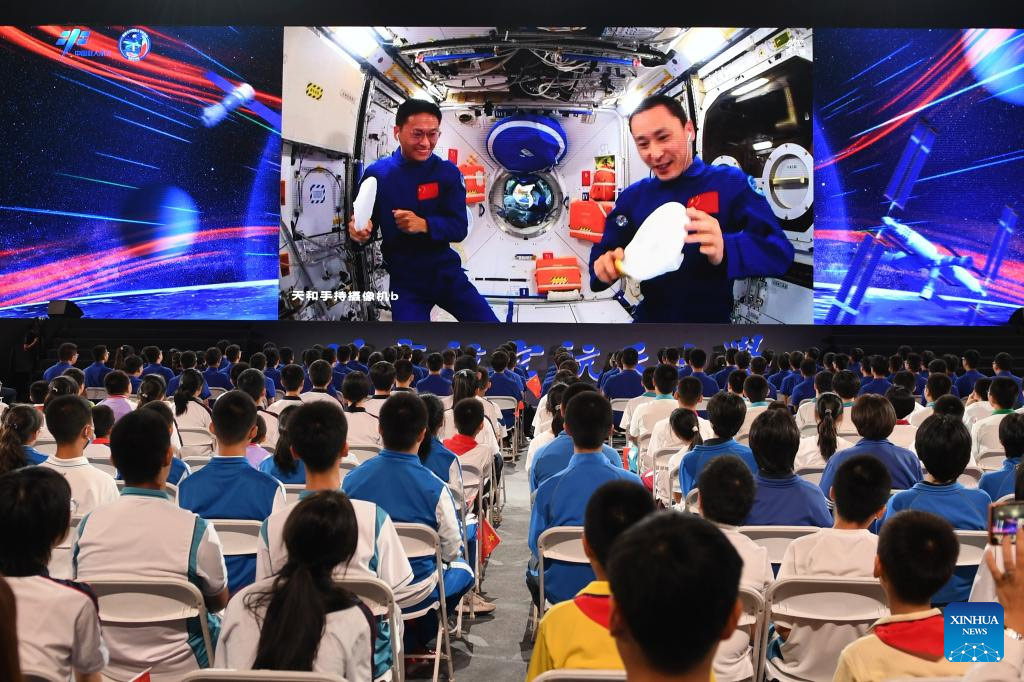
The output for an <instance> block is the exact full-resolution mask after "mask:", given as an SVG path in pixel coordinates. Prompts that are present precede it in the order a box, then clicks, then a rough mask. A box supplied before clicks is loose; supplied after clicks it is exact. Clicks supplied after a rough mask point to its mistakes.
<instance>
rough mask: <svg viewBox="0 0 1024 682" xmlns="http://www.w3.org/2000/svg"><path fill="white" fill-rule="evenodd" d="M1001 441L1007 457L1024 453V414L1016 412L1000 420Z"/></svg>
mask: <svg viewBox="0 0 1024 682" xmlns="http://www.w3.org/2000/svg"><path fill="white" fill-rule="evenodd" d="M999 442H1000V443H1002V445H1003V452H1005V453H1006V458H1007V459H1011V458H1013V457H1020V456H1021V455H1024V414H1019V413H1017V412H1014V413H1012V414H1008V415H1006V416H1005V417H1003V419H1002V421H1000V422H999Z"/></svg>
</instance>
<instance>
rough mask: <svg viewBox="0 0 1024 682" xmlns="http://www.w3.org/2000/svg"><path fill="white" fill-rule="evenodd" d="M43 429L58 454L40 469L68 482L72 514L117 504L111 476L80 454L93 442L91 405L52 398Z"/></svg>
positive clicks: (69, 398)
mask: <svg viewBox="0 0 1024 682" xmlns="http://www.w3.org/2000/svg"><path fill="white" fill-rule="evenodd" d="M46 427H47V428H48V429H49V430H50V433H51V434H52V436H53V439H54V440H55V441H57V452H56V453H54V455H53V456H52V457H49V458H47V460H46V461H45V462H43V463H42V464H40V465H39V466H43V467H48V468H51V469H54V470H55V471H56V472H57V473H59V474H60V475H61V476H63V477H64V478H66V479H67V481H68V484H69V485H70V486H71V499H72V500H74V503H75V513H76V514H88V513H89V512H91V511H92V510H94V509H96V508H97V507H101V506H103V505H105V504H109V503H110V502H112V501H113V500H116V499H117V494H118V493H117V484H116V483H114V478H113V476H111V475H110V474H108V473H107V472H105V471H101V470H100V469H98V468H96V467H94V466H93V465H92V464H90V463H89V460H88V459H86V457H85V455H84V454H83V452H84V450H85V446H86V445H87V444H88V443H89V441H91V440H92V438H93V430H92V403H90V402H89V401H88V400H86V399H85V398H82V397H80V396H77V395H62V396H57V397H56V398H53V399H52V400H50V401H48V402H47V404H46ZM164 428H166V427H164Z"/></svg>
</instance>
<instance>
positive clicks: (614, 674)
mask: <svg viewBox="0 0 1024 682" xmlns="http://www.w3.org/2000/svg"><path fill="white" fill-rule="evenodd" d="M533 679H534V682H624V681H625V679H626V671H625V670H584V669H582V668H580V669H577V668H563V669H561V670H549V671H547V672H546V673H541V674H540V675H537V677H535V678H533Z"/></svg>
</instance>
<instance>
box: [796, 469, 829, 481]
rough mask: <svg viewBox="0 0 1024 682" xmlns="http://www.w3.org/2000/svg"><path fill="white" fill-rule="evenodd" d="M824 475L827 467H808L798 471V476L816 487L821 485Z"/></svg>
mask: <svg viewBox="0 0 1024 682" xmlns="http://www.w3.org/2000/svg"><path fill="white" fill-rule="evenodd" d="M824 473H825V467H814V466H808V467H800V468H799V469H797V470H796V475H797V476H799V477H800V478H802V479H804V480H805V481H808V482H810V483H813V484H814V485H818V484H819V483H821V476H822V474H824Z"/></svg>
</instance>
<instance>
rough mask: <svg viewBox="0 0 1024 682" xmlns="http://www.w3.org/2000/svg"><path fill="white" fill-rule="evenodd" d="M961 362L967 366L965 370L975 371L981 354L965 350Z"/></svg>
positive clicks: (979, 362)
mask: <svg viewBox="0 0 1024 682" xmlns="http://www.w3.org/2000/svg"><path fill="white" fill-rule="evenodd" d="M962 360H963V361H964V364H966V365H967V369H977V367H978V365H980V364H981V353H979V352H978V351H976V350H974V349H973V348H972V349H970V350H965V351H964V354H963V357H962Z"/></svg>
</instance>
